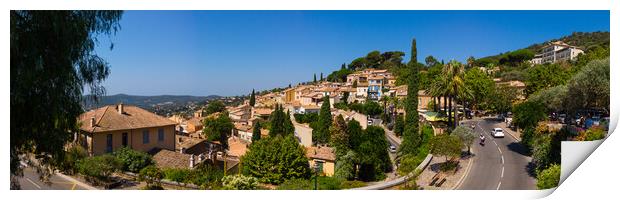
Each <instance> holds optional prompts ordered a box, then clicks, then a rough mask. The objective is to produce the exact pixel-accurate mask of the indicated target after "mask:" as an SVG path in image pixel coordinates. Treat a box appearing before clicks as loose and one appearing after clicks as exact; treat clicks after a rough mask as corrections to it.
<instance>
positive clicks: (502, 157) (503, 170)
mask: <svg viewBox="0 0 620 200" xmlns="http://www.w3.org/2000/svg"><path fill="white" fill-rule="evenodd" d="M503 164H504V156H502V165H503ZM502 172H504V169H503V168H502Z"/></svg>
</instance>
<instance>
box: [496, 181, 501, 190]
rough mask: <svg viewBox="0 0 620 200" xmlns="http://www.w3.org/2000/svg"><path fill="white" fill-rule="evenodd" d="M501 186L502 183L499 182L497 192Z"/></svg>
mask: <svg viewBox="0 0 620 200" xmlns="http://www.w3.org/2000/svg"><path fill="white" fill-rule="evenodd" d="M500 186H502V182H501V181H500V182H499V184H497V190H499V187H500Z"/></svg>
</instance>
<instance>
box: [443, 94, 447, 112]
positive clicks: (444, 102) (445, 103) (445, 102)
mask: <svg viewBox="0 0 620 200" xmlns="http://www.w3.org/2000/svg"><path fill="white" fill-rule="evenodd" d="M442 98H443V113H444V114H447V110H446V108H448V99H446V96H445V95H444V96H443V97H442Z"/></svg>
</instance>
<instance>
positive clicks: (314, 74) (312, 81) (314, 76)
mask: <svg viewBox="0 0 620 200" xmlns="http://www.w3.org/2000/svg"><path fill="white" fill-rule="evenodd" d="M312 82H313V83H316V73H315V74H314V81H312Z"/></svg>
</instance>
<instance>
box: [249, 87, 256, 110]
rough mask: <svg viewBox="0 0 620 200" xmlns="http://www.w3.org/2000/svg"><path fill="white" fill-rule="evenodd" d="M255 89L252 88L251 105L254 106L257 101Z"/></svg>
mask: <svg viewBox="0 0 620 200" xmlns="http://www.w3.org/2000/svg"><path fill="white" fill-rule="evenodd" d="M254 95H255V94H254V89H252V94H250V106H252V107H254V104H255V103H256V96H254Z"/></svg>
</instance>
